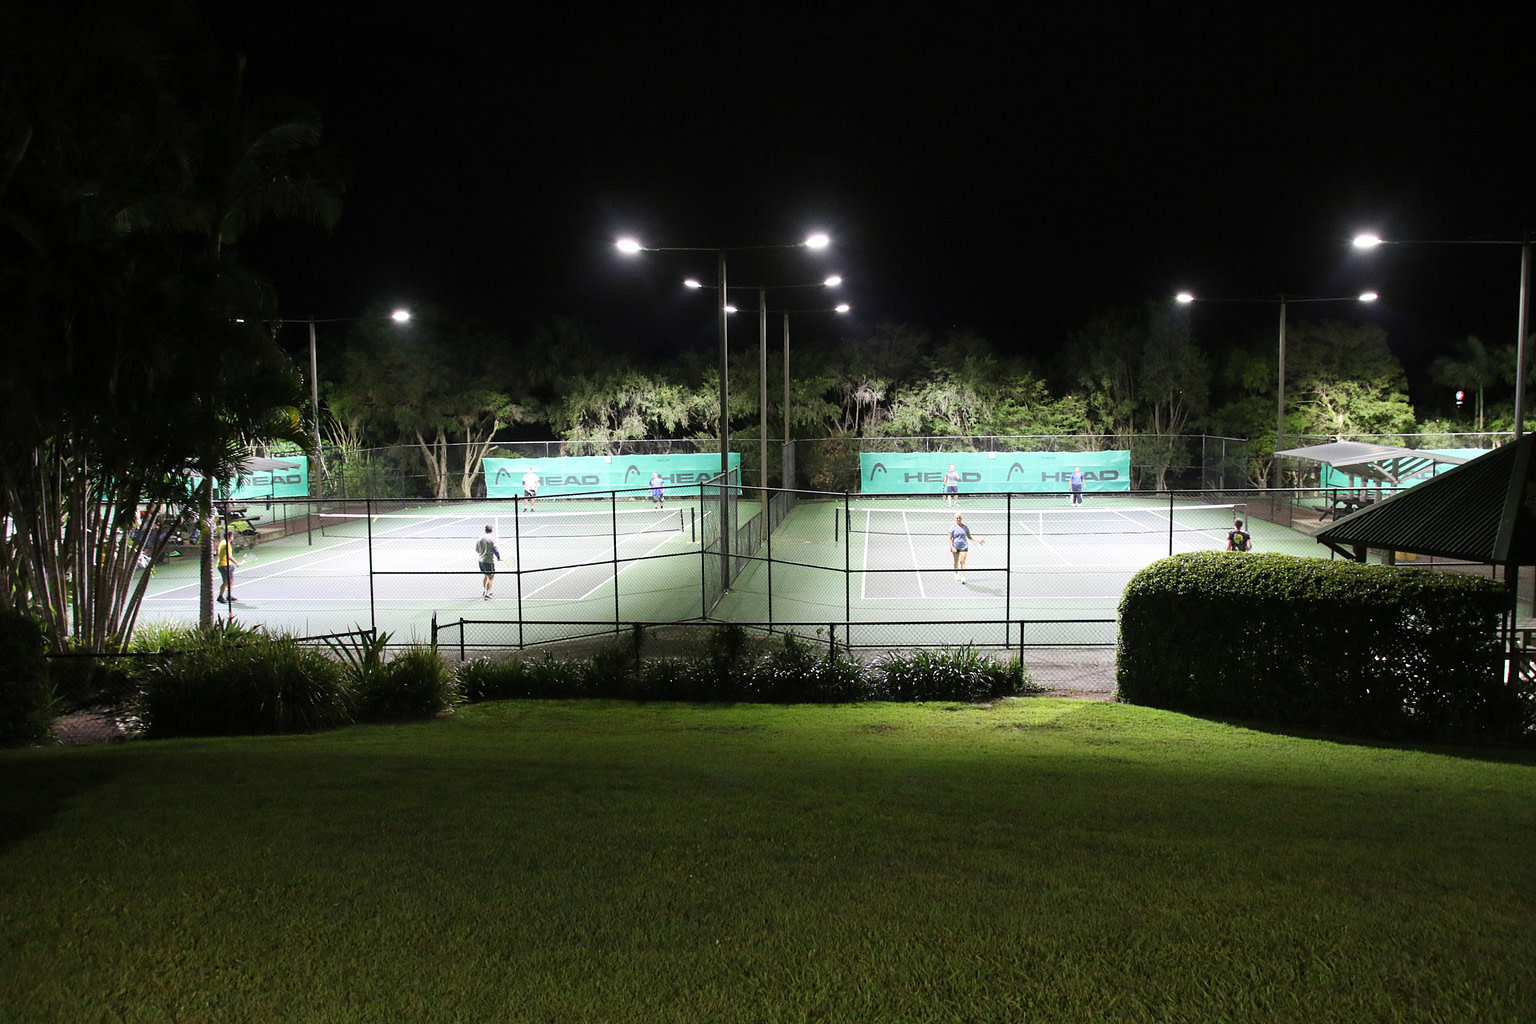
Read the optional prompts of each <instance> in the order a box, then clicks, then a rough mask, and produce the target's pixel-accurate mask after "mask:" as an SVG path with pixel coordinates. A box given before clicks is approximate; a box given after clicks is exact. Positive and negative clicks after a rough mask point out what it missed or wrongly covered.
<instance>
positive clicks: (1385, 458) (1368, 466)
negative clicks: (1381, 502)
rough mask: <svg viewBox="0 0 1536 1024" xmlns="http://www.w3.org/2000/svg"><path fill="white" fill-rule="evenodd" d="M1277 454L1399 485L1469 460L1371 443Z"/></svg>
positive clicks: (1334, 443) (1345, 443) (1337, 443)
mask: <svg viewBox="0 0 1536 1024" xmlns="http://www.w3.org/2000/svg"><path fill="white" fill-rule="evenodd" d="M1275 454H1276V455H1289V456H1291V457H1293V458H1298V459H1311V460H1313V461H1314V462H1326V463H1328V464H1329V465H1330V466H1332V467H1333V468H1334V469H1341V470H1343V471H1344V472H1346V473H1348V474H1350V475H1351V476H1357V477H1361V478H1363V479H1368V480H1381V481H1383V482H1384V483H1389V484H1394V485H1399V486H1400V485H1402V484H1403V483H1405V482H1407V481H1409V480H1412V479H1414V478H1415V477H1421V476H1434V475H1436V474H1437V473H1438V471H1439V468H1440V466H1441V465H1443V464H1450V465H1453V466H1459V465H1461V464H1463V463H1465V462H1467V461H1469V460H1467V459H1463V458H1461V457H1460V456H1457V455H1439V454H1436V453H1435V452H1424V451H1418V450H1416V449H1413V448H1396V447H1393V446H1392V445H1387V444H1367V443H1365V442H1364V441H1331V442H1329V443H1327V444H1314V445H1308V446H1307V447H1305V448H1292V449H1290V450H1288V451H1283V452H1276V453H1275Z"/></svg>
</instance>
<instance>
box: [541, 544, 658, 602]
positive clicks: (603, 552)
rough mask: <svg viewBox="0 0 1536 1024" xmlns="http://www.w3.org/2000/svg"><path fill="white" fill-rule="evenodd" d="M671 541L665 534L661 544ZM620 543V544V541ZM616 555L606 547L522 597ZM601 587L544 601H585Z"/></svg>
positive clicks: (542, 589) (610, 546)
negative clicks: (578, 595) (576, 595)
mask: <svg viewBox="0 0 1536 1024" xmlns="http://www.w3.org/2000/svg"><path fill="white" fill-rule="evenodd" d="M677 532H678V533H682V532H683V531H681V530H678V531H677ZM629 536H634V537H643V536H645V535H644V534H630V535H629ZM671 539H672V534H667V535H666V536H665V537H664V539H663V542H665V541H667V540H671ZM620 543H622V541H621V542H620ZM653 550H654V549H653ZM617 553H618V548H617V547H615V546H614V545H612V544H609V545H606V546H604V547H603V549H602V550H601V551H600V552H598V554H597V555H595V556H594V557H592V558H589V559H587V560H586V561H584V562H577V563H576V564H575V565H572V566H569V567H568V568H567V569H566V570H565V571H564V572H562V573H561V574H560V575H558V576H556V577H554V578H553V579H551V580H550V581H549V582H548V583H545V584H544V585H543V586H541V587H536V588H535V589H534V590H532V591H525V592H524V594H523V597H524V598H533V597H535V596H536V595H537V594H539V593H540V592H542V591H545V590H548V589H549V588H550V587H552V586H554V585H555V584H556V583H559V582H560V581H561V580H564V579H565V578H566V577H567V576H570V575H571V574H572V573H574V572H576V571H577V570H579V569H584V568H586V567H588V566H590V565H595V564H597V563H598V562H611V561H613V555H614V554H617ZM649 553H650V552H646V554H649ZM626 568H627V567H626ZM533 571H535V572H537V571H540V570H533ZM610 578H611V577H610ZM602 585H603V584H601V583H599V584H598V585H597V587H593V588H592V590H589V591H587V592H586V593H585V594H583V595H582V596H581V597H558V598H546V599H545V600H555V601H581V600H585V599H586V598H587V597H589V596H591V594H592V593H593V592H594V591H596V590H597V589H598V587H601V586H602Z"/></svg>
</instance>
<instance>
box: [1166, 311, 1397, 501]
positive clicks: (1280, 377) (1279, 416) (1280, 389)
mask: <svg viewBox="0 0 1536 1024" xmlns="http://www.w3.org/2000/svg"><path fill="white" fill-rule="evenodd" d="M1174 298H1175V299H1176V300H1177V301H1179V302H1182V303H1185V304H1188V303H1191V302H1266V303H1270V304H1273V305H1278V306H1279V307H1280V337H1279V345H1278V349H1277V359H1276V367H1275V380H1276V389H1275V390H1276V397H1275V460H1274V461H1275V467H1274V468H1275V486H1276V487H1279V486H1280V485H1281V477H1280V447H1281V445H1280V439H1281V438H1282V437H1284V436H1285V309H1286V307H1287V306H1289V305H1292V304H1294V303H1298V302H1375V301H1376V299H1377V295H1376V293H1375V292H1361V293H1360V294H1359V295H1337V296H1332V297H1329V298H1320V299H1296V298H1290V297H1287V296H1285V295H1279V296H1276V297H1274V298H1266V299H1201V298H1196V297H1195V296H1194V295H1192V294H1190V293H1189V292H1179V294H1178V295H1176V296H1174Z"/></svg>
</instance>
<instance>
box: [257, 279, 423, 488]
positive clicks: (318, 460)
mask: <svg viewBox="0 0 1536 1024" xmlns="http://www.w3.org/2000/svg"><path fill="white" fill-rule="evenodd" d="M410 318H411V314H410V311H409V310H405V309H397V310H395V311H394V312H393V313H391V314H389V319H391V320H393V321H394V322H395V323H397V324H403V323H405V322H406V321H408V320H410ZM373 319H376V318H375V317H369V316H328V317H313V316H309V317H293V318H291V319H284V320H276V321H273V322H274V323H277V324H308V325H309V405H310V421H311V422H310V426H311V427H312V428H313V433H314V437H315V467H316V468H317V469H319V471H320V479H321V480H324V479H325V452H324V450H323V449H322V448H321V447H320V375H319V371H318V369H317V365H316V357H315V324H340V323H352V322H356V321H360V320H373Z"/></svg>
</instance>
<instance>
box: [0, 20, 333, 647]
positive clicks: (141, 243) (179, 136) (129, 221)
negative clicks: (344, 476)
mask: <svg viewBox="0 0 1536 1024" xmlns="http://www.w3.org/2000/svg"><path fill="white" fill-rule="evenodd" d="M72 6H73V5H69V4H59V5H52V6H50V5H38V6H37V8H36V10H34V11H33V12H32V14H33V15H34V18H33V20H32V21H29V22H27V23H26V24H27V33H26V36H25V38H18V37H16V36H14V35H13V36H10V37H8V38H7V40H6V41H5V42H4V43H3V44H0V129H4V130H3V131H0V138H4V139H5V140H7V143H6V148H5V149H4V150H3V152H0V343H3V344H4V345H5V348H6V351H7V359H6V360H5V361H3V363H0V373H3V374H4V378H3V379H4V383H5V384H6V385H7V387H6V391H7V393H8V401H7V402H6V403H4V406H3V409H0V505H3V511H4V512H5V513H6V514H7V515H8V516H9V517H10V518H11V519H12V520H13V522H14V524H15V529H14V531H12V533H11V540H12V542H13V543H14V544H15V556H14V557H13V558H8V560H7V563H6V565H5V568H6V570H7V571H8V572H9V573H10V578H9V580H8V586H6V587H5V588H3V593H4V599H5V600H7V601H11V602H14V603H16V604H17V605H19V606H22V607H25V608H28V609H30V610H32V611H34V612H36V613H37V614H38V615H39V616H40V617H41V618H42V619H43V621H44V623H45V625H46V626H47V627H48V632H49V636H50V638H51V641H52V643H53V644H54V645H55V646H56V647H63V646H66V645H68V644H71V643H74V644H77V645H80V646H82V647H85V648H87V649H93V650H101V649H104V648H106V647H110V646H113V645H118V644H121V643H122V642H124V641H125V640H126V638H127V635H128V632H129V631H130V630H131V628H132V624H133V620H134V617H135V615H136V611H137V607H138V601H139V599H140V598H142V594H143V590H144V577H143V576H139V577H137V579H138V585H137V587H135V586H134V585H133V580H134V579H135V577H134V571H133V570H134V566H135V563H136V556H137V554H138V551H137V548H136V545H135V544H134V543H133V542H132V540H131V537H132V536H133V533H134V530H133V524H134V521H135V519H136V516H137V513H138V511H139V509H140V507H141V505H147V506H148V508H149V509H151V510H156V509H159V508H162V507H180V508H188V507H191V508H194V509H196V510H197V512H198V514H199V516H200V518H202V519H203V520H204V522H205V523H206V520H207V517H208V514H209V511H210V508H209V502H208V500H207V498H208V495H207V493H206V492H205V493H203V494H201V495H199V494H197V493H196V492H195V491H194V489H193V486H192V484H191V480H192V479H193V477H192V476H191V475H189V473H194V474H200V475H201V478H202V479H203V480H211V479H213V478H215V477H218V478H222V479H228V478H229V477H230V475H231V474H232V470H233V465H234V463H235V461H236V459H237V456H238V454H239V453H240V452H241V451H243V450H244V448H245V446H246V445H247V444H248V443H249V442H250V441H252V440H257V439H262V438H266V439H277V438H294V439H302V434H301V432H299V431H298V430H297V429H296V426H295V425H296V423H297V412H296V409H297V406H298V405H299V404H300V403H301V402H302V400H303V398H302V396H303V389H302V386H301V384H300V381H299V379H298V375H297V372H296V370H295V368H294V366H293V362H292V360H291V359H289V358H288V357H287V356H286V355H285V354H284V353H283V352H282V351H281V350H280V349H279V348H278V347H277V346H276V344H275V342H274V341H273V339H272V338H271V336H270V334H269V333H268V332H267V331H265V330H264V329H263V328H262V327H261V321H262V319H263V318H267V319H270V318H271V317H272V316H274V315H275V312H274V310H273V309H272V307H271V296H270V290H269V289H268V288H266V286H265V285H264V284H262V283H261V282H259V281H258V280H256V279H255V278H254V277H253V276H252V275H250V274H247V273H245V272H244V271H243V270H242V269H241V268H240V267H239V265H238V263H237V262H236V260H235V259H234V258H233V254H232V252H231V251H230V250H229V249H227V248H226V246H227V243H228V242H230V241H232V240H233V239H234V238H235V237H237V236H238V234H239V232H240V231H241V230H243V229H244V228H246V227H248V226H250V225H253V224H255V223H257V222H258V221H259V220H261V219H262V217H264V216H267V215H274V214H289V213H293V212H294V211H296V210H308V211H309V212H310V213H312V214H314V215H315V216H317V217H319V218H321V219H322V220H325V219H327V218H333V217H334V211H335V204H334V202H332V200H333V199H334V191H333V190H331V189H329V188H328V187H323V185H324V183H328V182H329V181H330V179H328V178H324V177H323V175H319V174H317V173H309V174H308V175H307V176H306V174H305V173H301V172H300V171H299V170H298V168H299V167H300V166H301V165H303V163H304V161H303V160H302V159H301V158H300V157H301V156H302V154H301V153H299V150H301V149H303V147H305V146H308V145H310V144H311V143H312V141H313V140H314V139H315V138H317V135H316V134H315V132H317V131H318V127H317V126H316V128H315V132H309V133H306V132H305V131H304V130H301V129H299V128H296V127H293V125H294V124H296V121H295V119H294V117H292V116H291V115H290V116H288V117H287V118H286V119H285V118H273V117H271V116H265V117H264V118H263V117H256V116H252V117H246V116H243V115H239V114H238V111H237V108H236V107H231V108H230V109H231V110H236V112H232V113H230V114H229V115H228V116H227V117H226V118H225V119H223V120H222V121H221V120H220V119H219V118H218V117H216V116H214V114H213V111H214V110H215V109H216V105H213V106H207V107H205V108H203V109H204V111H205V112H204V113H203V114H202V115H201V116H197V115H193V114H190V113H188V111H189V110H191V109H192V108H191V106H190V105H189V104H187V103H185V102H182V101H181V100H180V99H179V97H178V96H177V95H176V94H174V93H173V92H172V91H171V89H170V88H169V86H168V85H167V84H166V83H168V82H170V81H171V80H172V79H171V77H170V76H168V75H166V74H165V73H164V71H165V68H166V67H167V66H174V65H175V64H176V60H175V59H173V57H167V54H168V53H169V52H170V51H171V50H172V47H171V46H169V45H166V46H164V47H160V46H158V45H157V44H158V41H159V40H169V39H173V38H176V39H179V38H184V35H183V33H182V32H181V31H180V29H181V28H182V26H181V25H180V24H179V23H178V24H175V25H173V24H171V23H170V21H169V20H167V18H168V17H170V16H168V15H166V14H165V13H164V12H163V11H162V10H161V9H160V8H155V9H153V10H149V11H145V10H141V9H139V8H134V7H133V6H132V5H115V6H114V9H113V11H112V12H111V13H110V14H102V13H101V12H99V11H94V10H93V14H92V16H90V17H87V16H84V15H79V16H78V17H77V14H78V12H76V11H73V10H72V9H71V8H72ZM90 6H91V7H92V8H93V9H94V7H95V6H96V5H90ZM119 7H120V8H121V9H120V10H119V9H118V8H119ZM168 10H171V11H172V12H173V14H174V12H175V11H176V7H175V5H172V6H171V7H170V8H168ZM39 12H43V13H39ZM135 19H138V20H135ZM157 19H158V20H157ZM173 56H174V57H179V58H180V59H181V62H182V65H183V66H184V68H186V67H191V66H193V63H194V62H192V61H188V60H186V56H187V55H185V54H178V55H173ZM238 80H239V75H238V73H237V74H236V75H235V76H234V84H233V87H232V89H231V90H226V91H225V92H224V93H219V94H218V95H230V94H232V95H234V96H236V97H237V96H238V92H239V87H238ZM50 87H52V88H51V91H50ZM207 94H208V93H207V91H202V92H199V91H193V92H191V93H190V95H194V96H197V97H199V98H201V97H203V96H204V95H207ZM256 125H265V128H264V129H262V128H254V127H253V126H256ZM275 125H276V126H275ZM284 125H286V126H288V127H282V126H284ZM199 128H200V129H201V130H199ZM285 154H286V155H287V156H290V157H292V159H291V160H288V159H285V157H284V155H285ZM302 196H308V197H309V198H308V199H307V200H301V198H300V197H302ZM194 226H200V227H197V229H196V230H189V229H192V228H193V227H194ZM203 532H204V534H205V535H206V533H207V531H206V529H204V531H203ZM211 575H212V573H211V566H210V568H209V570H208V576H209V581H208V585H205V586H204V588H203V590H204V599H203V603H204V608H205V614H204V621H205V622H206V621H211V618H212V602H211V594H212V587H211Z"/></svg>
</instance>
